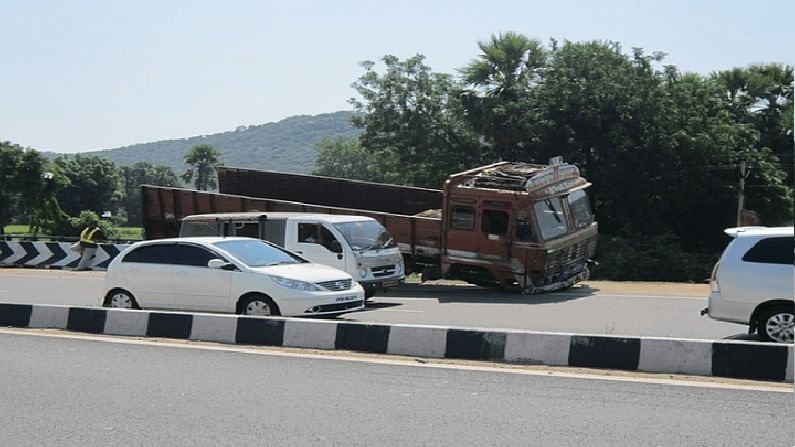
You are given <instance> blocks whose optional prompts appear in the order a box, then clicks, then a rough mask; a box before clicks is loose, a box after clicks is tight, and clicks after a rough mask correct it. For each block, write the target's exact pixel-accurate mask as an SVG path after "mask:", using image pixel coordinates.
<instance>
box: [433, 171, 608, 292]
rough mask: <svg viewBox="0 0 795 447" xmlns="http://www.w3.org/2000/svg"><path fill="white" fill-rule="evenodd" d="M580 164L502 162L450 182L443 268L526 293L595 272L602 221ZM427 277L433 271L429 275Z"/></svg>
mask: <svg viewBox="0 0 795 447" xmlns="http://www.w3.org/2000/svg"><path fill="white" fill-rule="evenodd" d="M588 186H590V183H588V182H587V181H586V180H585V179H584V178H583V177H581V176H580V173H579V169H578V168H577V167H576V166H574V165H570V164H565V163H563V161H562V159H559V158H558V159H553V160H550V163H549V164H548V165H536V164H529V163H509V162H501V163H495V164H493V165H489V166H482V167H479V168H476V169H473V170H470V171H466V172H462V173H459V174H455V175H452V176H450V177H449V178H448V180H447V181H446V182H445V186H444V199H443V200H444V204H443V207H444V208H443V212H442V215H443V216H444V217H443V225H444V227H445V229H446V230H445V231H442V237H443V241H442V247H443V250H442V259H441V270H440V271H438V272H433V273H437V274H441V275H446V276H451V277H456V278H459V279H464V280H466V281H468V282H470V283H474V284H479V285H483V286H488V287H498V288H502V289H506V290H511V289H514V290H519V291H522V292H524V293H539V292H550V291H554V290H560V289H563V288H566V287H569V286H571V285H573V284H575V283H576V282H578V281H582V280H586V279H588V277H589V275H590V270H589V267H588V264H589V262H590V258H591V257H592V256H593V255H594V253H595V251H596V240H597V223H596V222H595V221H594V217H593V214H592V213H591V208H590V205H589V202H588V196H587V194H586V192H585V189H586V188H587V187H588ZM428 279H432V277H431V278H428Z"/></svg>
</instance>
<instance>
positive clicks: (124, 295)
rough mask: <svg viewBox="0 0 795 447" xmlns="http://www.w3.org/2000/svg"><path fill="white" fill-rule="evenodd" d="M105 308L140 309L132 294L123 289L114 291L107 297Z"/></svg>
mask: <svg viewBox="0 0 795 447" xmlns="http://www.w3.org/2000/svg"><path fill="white" fill-rule="evenodd" d="M104 306H105V307H114V308H117V309H139V307H138V303H137V302H136V301H135V297H134V296H132V293H130V292H128V291H126V290H121V289H116V290H112V291H111V292H110V293H108V296H106V297H105V303H104Z"/></svg>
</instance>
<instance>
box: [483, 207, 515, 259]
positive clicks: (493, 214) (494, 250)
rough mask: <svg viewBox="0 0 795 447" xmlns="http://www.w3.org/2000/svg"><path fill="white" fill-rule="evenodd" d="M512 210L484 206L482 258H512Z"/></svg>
mask: <svg viewBox="0 0 795 447" xmlns="http://www.w3.org/2000/svg"><path fill="white" fill-rule="evenodd" d="M510 221H511V215H510V210H509V209H507V208H505V209H496V208H487V207H484V208H483V209H482V210H481V213H480V237H479V238H478V251H479V252H480V256H481V257H482V258H491V259H494V258H495V257H498V258H501V259H508V258H510V253H511V251H510V247H511V238H510Z"/></svg>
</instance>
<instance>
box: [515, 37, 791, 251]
mask: <svg viewBox="0 0 795 447" xmlns="http://www.w3.org/2000/svg"><path fill="white" fill-rule="evenodd" d="M661 59H662V54H659V53H658V54H653V55H651V56H648V55H645V54H644V53H643V52H642V51H641V50H639V49H636V50H634V51H633V54H632V56H631V57H630V56H627V55H625V54H623V53H622V52H621V50H620V46H618V45H617V44H614V43H602V42H586V43H566V44H564V45H563V46H562V47H561V48H559V49H557V50H556V51H553V52H552V54H551V57H550V62H549V66H548V67H547V68H546V69H545V71H544V77H543V80H542V81H541V82H540V83H539V85H538V86H537V87H536V88H534V89H533V91H532V93H531V100H532V103H533V105H534V109H533V110H534V114H533V115H532V118H533V119H534V120H535V122H536V124H535V126H534V127H535V128H536V131H535V136H536V138H537V140H536V142H535V143H534V144H533V145H532V146H531V151H530V153H531V157H533V158H535V159H540V160H544V159H546V158H547V157H549V156H552V155H555V154H563V155H564V157H565V158H566V159H568V160H569V161H574V162H576V163H577V164H579V165H580V166H581V167H582V168H583V170H584V172H585V174H586V175H587V177H588V179H589V180H590V181H591V182H593V184H594V187H593V188H592V200H593V202H594V208H595V211H596V213H597V216H598V217H599V221H600V229H601V230H602V231H603V232H604V233H607V234H612V235H622V234H627V235H630V234H646V235H662V234H665V233H666V232H668V231H671V232H672V233H673V235H674V236H675V237H676V239H677V240H679V241H681V243H682V247H683V248H684V249H686V250H690V251H699V250H704V251H714V250H719V249H720V248H722V246H723V245H724V244H725V239H724V236H723V234H722V230H723V228H726V227H728V226H732V225H734V223H735V222H734V219H735V217H734V216H735V215H736V197H737V196H736V194H737V193H736V191H735V190H734V186H735V185H736V184H737V174H736V172H737V164H738V162H739V160H740V159H746V160H751V159H753V160H754V161H755V169H754V172H756V174H755V175H759V176H760V182H765V184H766V186H769V187H773V188H777V189H775V194H773V195H771V196H770V197H769V201H768V202H766V203H762V204H761V205H760V207H761V208H763V209H764V212H763V215H766V216H768V217H769V218H770V222H771V223H773V222H775V221H779V220H780V219H781V217H782V216H781V211H782V210H783V211H784V213H785V214H786V213H787V211H786V210H787V209H788V208H789V209H790V210H791V208H792V207H791V206H789V207H787V206H786V203H787V201H791V199H790V197H791V189H788V188H786V187H784V185H783V184H782V182H781V180H782V177H781V174H782V173H781V171H780V170H778V169H777V168H776V167H775V166H774V165H773V164H771V163H772V162H773V161H774V160H773V159H771V158H770V154H769V151H767V152H766V151H761V150H758V149H757V148H756V141H757V134H756V133H755V132H754V131H753V129H751V128H750V127H748V126H746V125H744V124H743V123H741V122H738V121H737V120H736V119H735V117H734V116H733V114H732V111H731V109H730V108H729V107H727V106H726V101H725V97H726V95H725V92H723V91H721V90H720V89H719V88H717V87H716V85H715V84H714V83H713V82H711V81H710V80H708V79H705V78H703V77H701V76H699V75H696V74H689V73H684V74H683V73H679V72H678V71H677V70H676V68H675V67H670V66H669V67H666V68H665V69H664V70H663V71H659V70H656V69H655V68H654V65H653V64H654V63H656V62H659V61H660V60H661ZM789 213H790V214H791V211H790V212H789Z"/></svg>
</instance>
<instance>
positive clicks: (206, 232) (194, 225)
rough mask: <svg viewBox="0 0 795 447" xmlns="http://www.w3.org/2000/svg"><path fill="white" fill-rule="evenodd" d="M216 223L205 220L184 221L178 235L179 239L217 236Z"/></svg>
mask: <svg viewBox="0 0 795 447" xmlns="http://www.w3.org/2000/svg"><path fill="white" fill-rule="evenodd" d="M216 224H217V222H215V221H206V220H184V221H182V229H180V232H179V235H180V236H181V237H196V236H218V228H217V225H216Z"/></svg>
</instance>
